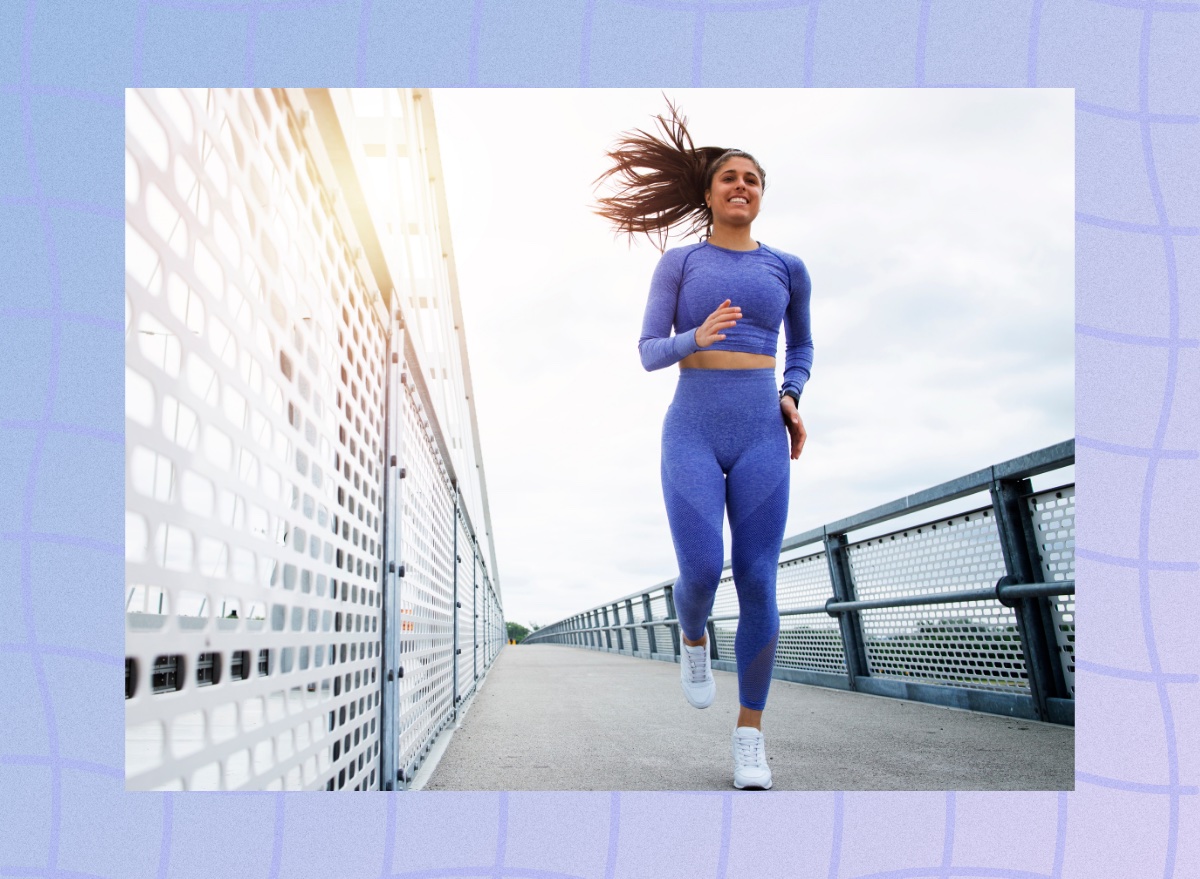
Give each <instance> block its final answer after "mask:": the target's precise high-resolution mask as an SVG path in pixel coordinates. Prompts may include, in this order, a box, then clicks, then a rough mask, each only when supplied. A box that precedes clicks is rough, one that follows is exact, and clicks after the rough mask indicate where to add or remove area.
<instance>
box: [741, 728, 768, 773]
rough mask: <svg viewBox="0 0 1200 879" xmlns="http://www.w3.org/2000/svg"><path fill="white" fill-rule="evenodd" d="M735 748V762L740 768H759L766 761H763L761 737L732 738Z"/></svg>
mask: <svg viewBox="0 0 1200 879" xmlns="http://www.w3.org/2000/svg"><path fill="white" fill-rule="evenodd" d="M734 743H735V747H736V748H737V761H738V765H740V766H761V765H762V764H763V763H765V762H766V761H765V760H764V759H763V754H762V745H763V737H762V736H739V735H735V736H734Z"/></svg>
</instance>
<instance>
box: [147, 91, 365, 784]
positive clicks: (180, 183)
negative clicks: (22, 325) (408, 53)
mask: <svg viewBox="0 0 1200 879" xmlns="http://www.w3.org/2000/svg"><path fill="white" fill-rule="evenodd" d="M127 114H128V115H127V118H128V120H129V129H128V130H127V139H126V142H127V147H126V174H127V181H126V199H127V204H126V209H127V210H126V214H127V221H126V222H127V225H126V240H127V253H128V260H127V277H126V282H127V286H126V291H127V292H126V296H127V300H126V308H127V321H128V327H127V336H126V338H127V345H126V369H127V378H126V381H127V392H126V437H127V442H126V456H127V457H126V479H127V485H126V497H127V513H126V529H127V540H126V581H127V583H126V589H127V595H126V612H127V617H126V618H127V632H126V676H127V682H126V694H127V702H126V714H127V738H126V751H127V767H126V768H127V783H128V785H129V786H130V787H135V788H137V787H148V788H159V789H162V788H184V789H186V788H192V787H199V788H208V787H224V788H267V789H270V788H277V789H282V788H292V789H294V788H301V787H306V788H312V787H329V788H334V787H337V788H342V787H354V788H368V787H376V786H378V779H377V778H376V772H375V768H374V765H375V759H376V758H377V756H378V751H379V743H378V719H377V709H378V699H379V696H378V688H377V686H376V676H377V666H378V664H379V655H380V641H379V610H380V602H379V590H378V586H377V584H378V577H379V569H378V558H379V556H380V554H381V547H380V516H379V514H380V505H381V491H380V479H381V475H380V464H381V451H382V450H381V447H380V432H381V422H382V409H381V400H380V395H379V390H378V389H379V388H380V387H382V381H381V375H382V368H383V365H382V355H381V350H382V341H381V340H382V336H381V333H380V331H379V324H378V319H377V315H376V314H375V313H374V311H373V310H370V309H369V308H368V307H367V305H366V301H367V297H368V295H369V293H368V289H367V286H366V284H365V282H364V281H363V279H362V278H361V276H360V275H359V274H358V272H357V271H356V270H355V269H354V267H353V258H352V256H351V246H352V245H351V244H350V243H349V242H348V241H347V240H346V237H345V234H344V232H343V230H341V229H340V228H339V227H338V226H337V225H336V223H334V222H333V221H332V220H331V219H330V214H329V212H328V211H327V210H326V205H327V202H328V195H327V193H325V192H324V190H323V189H322V188H321V186H320V185H319V183H318V182H317V181H316V180H315V177H314V175H313V173H312V168H311V160H310V159H309V158H308V156H307V154H306V152H305V148H304V145H303V142H302V140H301V139H300V138H299V137H298V135H297V123H296V120H295V119H294V118H293V116H292V114H291V113H290V110H289V108H288V106H287V105H286V104H285V103H283V102H281V101H280V100H279V98H278V95H277V94H276V93H272V92H269V91H266V90H256V91H253V92H250V91H224V90H208V91H194V90H161V91H150V90H147V91H140V92H130V93H128V105H127ZM318 291H319V292H318ZM339 363H340V364H341V369H340V370H339V369H338V368H337V367H336V365H335V364H339Z"/></svg>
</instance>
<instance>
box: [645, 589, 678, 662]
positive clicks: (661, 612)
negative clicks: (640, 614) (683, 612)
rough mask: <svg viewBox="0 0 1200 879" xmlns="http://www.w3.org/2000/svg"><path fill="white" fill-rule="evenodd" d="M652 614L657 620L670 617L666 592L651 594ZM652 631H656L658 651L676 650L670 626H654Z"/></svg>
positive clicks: (669, 651)
mask: <svg viewBox="0 0 1200 879" xmlns="http://www.w3.org/2000/svg"><path fill="white" fill-rule="evenodd" d="M650 616H651V618H652V619H656V620H665V619H666V618H667V617H668V613H667V596H666V593H665V592H662V591H660V592H658V593H657V594H656V595H651V596H650ZM651 631H653V632H654V651H655V652H656V653H674V652H675V642H674V641H672V640H671V629H670V627H669V626H653V627H652V628H651Z"/></svg>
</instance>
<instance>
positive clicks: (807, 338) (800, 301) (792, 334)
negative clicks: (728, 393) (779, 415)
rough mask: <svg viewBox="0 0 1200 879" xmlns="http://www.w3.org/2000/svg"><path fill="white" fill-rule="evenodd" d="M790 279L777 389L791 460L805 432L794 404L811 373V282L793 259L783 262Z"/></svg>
mask: <svg viewBox="0 0 1200 879" xmlns="http://www.w3.org/2000/svg"><path fill="white" fill-rule="evenodd" d="M786 262H787V267H788V277H789V287H790V289H789V294H790V296H789V299H788V307H787V311H785V312H784V315H783V332H784V338H785V340H786V347H785V348H784V356H783V387H782V388H781V389H780V398H779V405H780V408H781V409H782V411H783V420H784V423H785V424H787V429H788V434H789V436H790V438H791V445H792V460H795V459H796V458H799V457H800V452H801V451H803V449H804V442H805V440H807V439H808V432H807V431H805V429H804V421H803V419H801V418H800V412H799V411H798V409H797V404H798V403H799V402H800V394H801V393H803V391H804V385H805V384H806V383H807V382H808V377H809V375H810V374H811V373H812V362H813V340H812V327H811V325H810V323H809V300H810V299H811V294H812V281H811V280H810V279H809V277H808V269H807V268H805V266H804V263H803V262H802V261H801V260H800V259H798V258H797V257H794V256H789V257H788V258H787V260H786Z"/></svg>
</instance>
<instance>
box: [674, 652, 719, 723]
mask: <svg viewBox="0 0 1200 879" xmlns="http://www.w3.org/2000/svg"><path fill="white" fill-rule="evenodd" d="M679 646H680V647H682V648H683V652H682V653H681V654H680V656H679V681H680V683H681V684H683V695H684V697H685V698H686V699H687V700H688V702H689V703H690V704H691V705H692V707H693V708H707V707H708V706H709V705H711V704H712V701H713V697H714V696H716V695H717V682H716V680H715V679H714V678H713V673H712V663H711V662H710V661H709V658H708V644H707V643H704V644H701V645H699V646H697V647H691V646H689V645H687V644H684V643H682V642H680V645H679Z"/></svg>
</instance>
